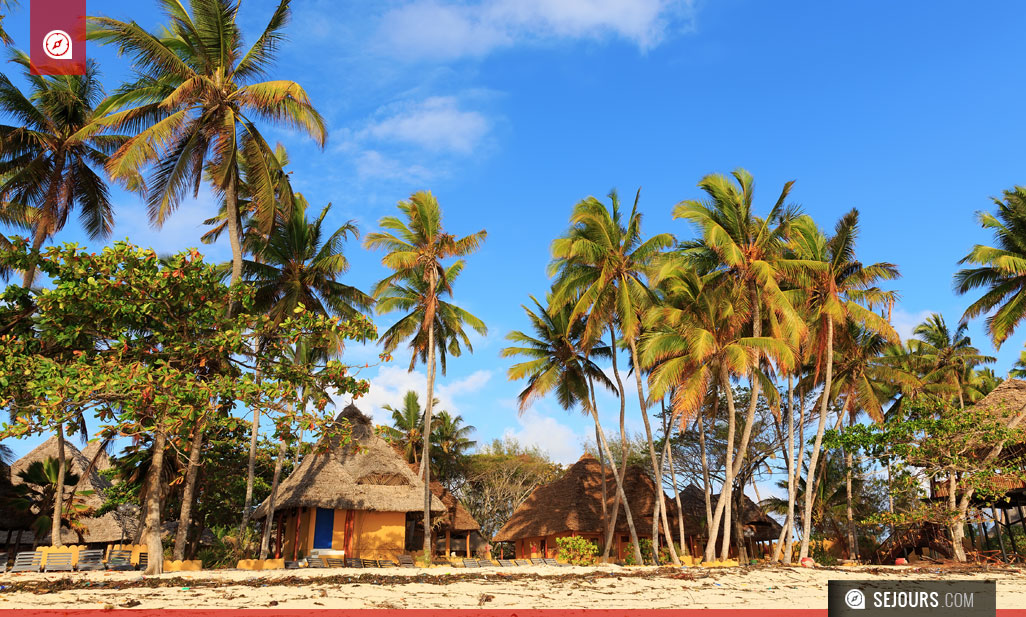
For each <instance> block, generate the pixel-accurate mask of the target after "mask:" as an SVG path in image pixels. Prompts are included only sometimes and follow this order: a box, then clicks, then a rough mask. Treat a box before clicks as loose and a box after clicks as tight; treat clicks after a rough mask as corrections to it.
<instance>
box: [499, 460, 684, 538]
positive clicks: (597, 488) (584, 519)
mask: <svg viewBox="0 0 1026 617" xmlns="http://www.w3.org/2000/svg"><path fill="white" fill-rule="evenodd" d="M624 493H625V494H626V496H627V500H628V502H629V503H630V507H631V515H632V518H633V519H634V526H635V528H636V529H637V530H638V533H639V535H641V534H643V533H645V534H647V533H650V531H651V529H652V513H653V512H654V511H655V504H656V499H657V496H656V486H655V482H653V481H652V478H651V477H649V475H648V474H647V473H646V472H645V471H644V470H643V469H641V468H640V467H638V466H635V465H631V466H629V467H628V468H627V474H626V476H625V478H624ZM615 497H616V479H615V478H614V477H613V472H612V470H611V469H610V468H609V467H607V468H606V502H607V505H606V507H607V509H610V510H611V509H612V508H613V503H614V500H615ZM665 499H666V505H667V514H668V516H669V517H670V520H671V521H672V522H671V525H670V526H671V527H672V530H671V531H672V532H676V531H677V525H676V524H675V521H676V516H677V506H676V504H675V502H674V500H673V498H672V497H669V496H667V497H666V498H665ZM688 514H689V512H688V510H687V509H685V524H684V532H685V534H688V535H691V534H694V533H697V532H698V530H699V527H698V524H697V521H696V520H694V519H693V518H691V517H690V516H688ZM602 524H603V521H602V465H601V464H600V463H599V461H598V459H596V458H595V457H594V456H592V455H591V454H587V453H586V454H585V455H584V456H582V457H581V458H580V460H578V461H577V462H576V463H574V464H573V465H571V466H570V468H569V469H567V470H566V472H565V473H564V474H563V475H562V476H561V477H560V478H559V479H557V480H555V481H554V482H550V483H549V484H544V485H542V486H539V487H538V488H536V489H534V492H532V493H531V495H530V496H529V497H528V498H527V499H526V500H525V501H524V503H522V504H521V505H520V507H519V508H517V509H516V511H515V512H514V513H513V516H512V517H510V519H509V521H507V522H506V524H505V525H503V527H502V529H500V530H499V531H498V533H496V534H495V538H494V541H496V542H512V541H516V540H519V539H522V538H543V537H548V536H553V535H557V534H562V533H566V532H572V533H578V534H581V533H599V532H601V530H602ZM616 532H617V533H627V532H628V528H627V517H626V515H625V514H624V510H623V506H622V505H621V506H620V514H619V516H618V517H617V522H616Z"/></svg>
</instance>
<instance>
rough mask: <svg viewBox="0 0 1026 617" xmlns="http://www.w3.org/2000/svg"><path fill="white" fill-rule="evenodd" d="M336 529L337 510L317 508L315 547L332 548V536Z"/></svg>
mask: <svg viewBox="0 0 1026 617" xmlns="http://www.w3.org/2000/svg"><path fill="white" fill-rule="evenodd" d="M334 530H335V511H334V510H329V509H328V508H317V517H316V519H314V545H313V547H314V548H326V549H330V548H331V536H332V535H333V532H334Z"/></svg>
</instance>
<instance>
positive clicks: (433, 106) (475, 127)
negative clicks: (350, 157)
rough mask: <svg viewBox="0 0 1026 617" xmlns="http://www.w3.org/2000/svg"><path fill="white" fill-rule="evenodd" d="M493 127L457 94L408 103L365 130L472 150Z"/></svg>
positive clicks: (431, 147) (436, 147)
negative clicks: (462, 102)
mask: <svg viewBox="0 0 1026 617" xmlns="http://www.w3.org/2000/svg"><path fill="white" fill-rule="evenodd" d="M490 129H491V123H490V122H489V121H488V119H487V118H485V116H484V115H483V114H481V113H480V112H477V111H467V110H464V109H461V108H460V102H459V101H458V100H457V99H456V97H453V96H433V97H430V98H427V99H425V100H423V101H419V102H414V103H404V104H401V105H400V106H399V108H398V109H396V110H394V112H393V113H391V114H389V115H388V116H386V117H385V118H383V119H381V120H378V121H377V122H375V123H374V124H372V125H371V126H369V127H367V129H366V130H365V131H364V133H365V134H367V135H369V136H371V137H373V138H375V139H379V140H386V141H397V142H401V143H406V144H412V145H415V146H418V147H420V148H423V149H425V150H428V151H431V152H455V153H458V154H470V153H471V152H473V151H474V149H475V148H476V147H477V145H478V144H479V143H480V142H481V140H482V139H483V138H484V137H485V135H487V134H488V131H489V130H490Z"/></svg>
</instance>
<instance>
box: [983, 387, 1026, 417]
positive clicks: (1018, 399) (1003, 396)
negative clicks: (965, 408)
mask: <svg viewBox="0 0 1026 617" xmlns="http://www.w3.org/2000/svg"><path fill="white" fill-rule="evenodd" d="M1024 407H1026V381H1023V380H1021V379H1006V380H1004V381H1002V382H1001V383H1000V384H998V386H997V387H996V388H994V389H993V390H991V391H990V394H988V395H987V396H985V397H983V398H981V399H980V400H979V401H977V402H976V403H975V404H974V405H973V408H974V409H977V410H983V411H986V412H988V413H989V414H990V415H992V416H994V417H995V418H1002V419H1004V420H1005V422H1006V423H1007V422H1008V421H1010V420H1011V419H1012V418H1014V417H1015V416H1016V415H1018V413H1019V412H1020V411H1021V410H1022V409H1023V408H1024Z"/></svg>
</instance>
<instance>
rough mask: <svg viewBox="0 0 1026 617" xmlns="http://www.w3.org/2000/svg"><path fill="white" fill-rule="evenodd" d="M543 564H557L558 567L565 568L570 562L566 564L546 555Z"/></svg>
mask: <svg viewBox="0 0 1026 617" xmlns="http://www.w3.org/2000/svg"><path fill="white" fill-rule="evenodd" d="M545 565H547V566H558V567H560V568H567V567H569V566H570V564H568V563H560V562H558V561H556V560H555V559H552V558H551V557H546V558H545Z"/></svg>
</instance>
